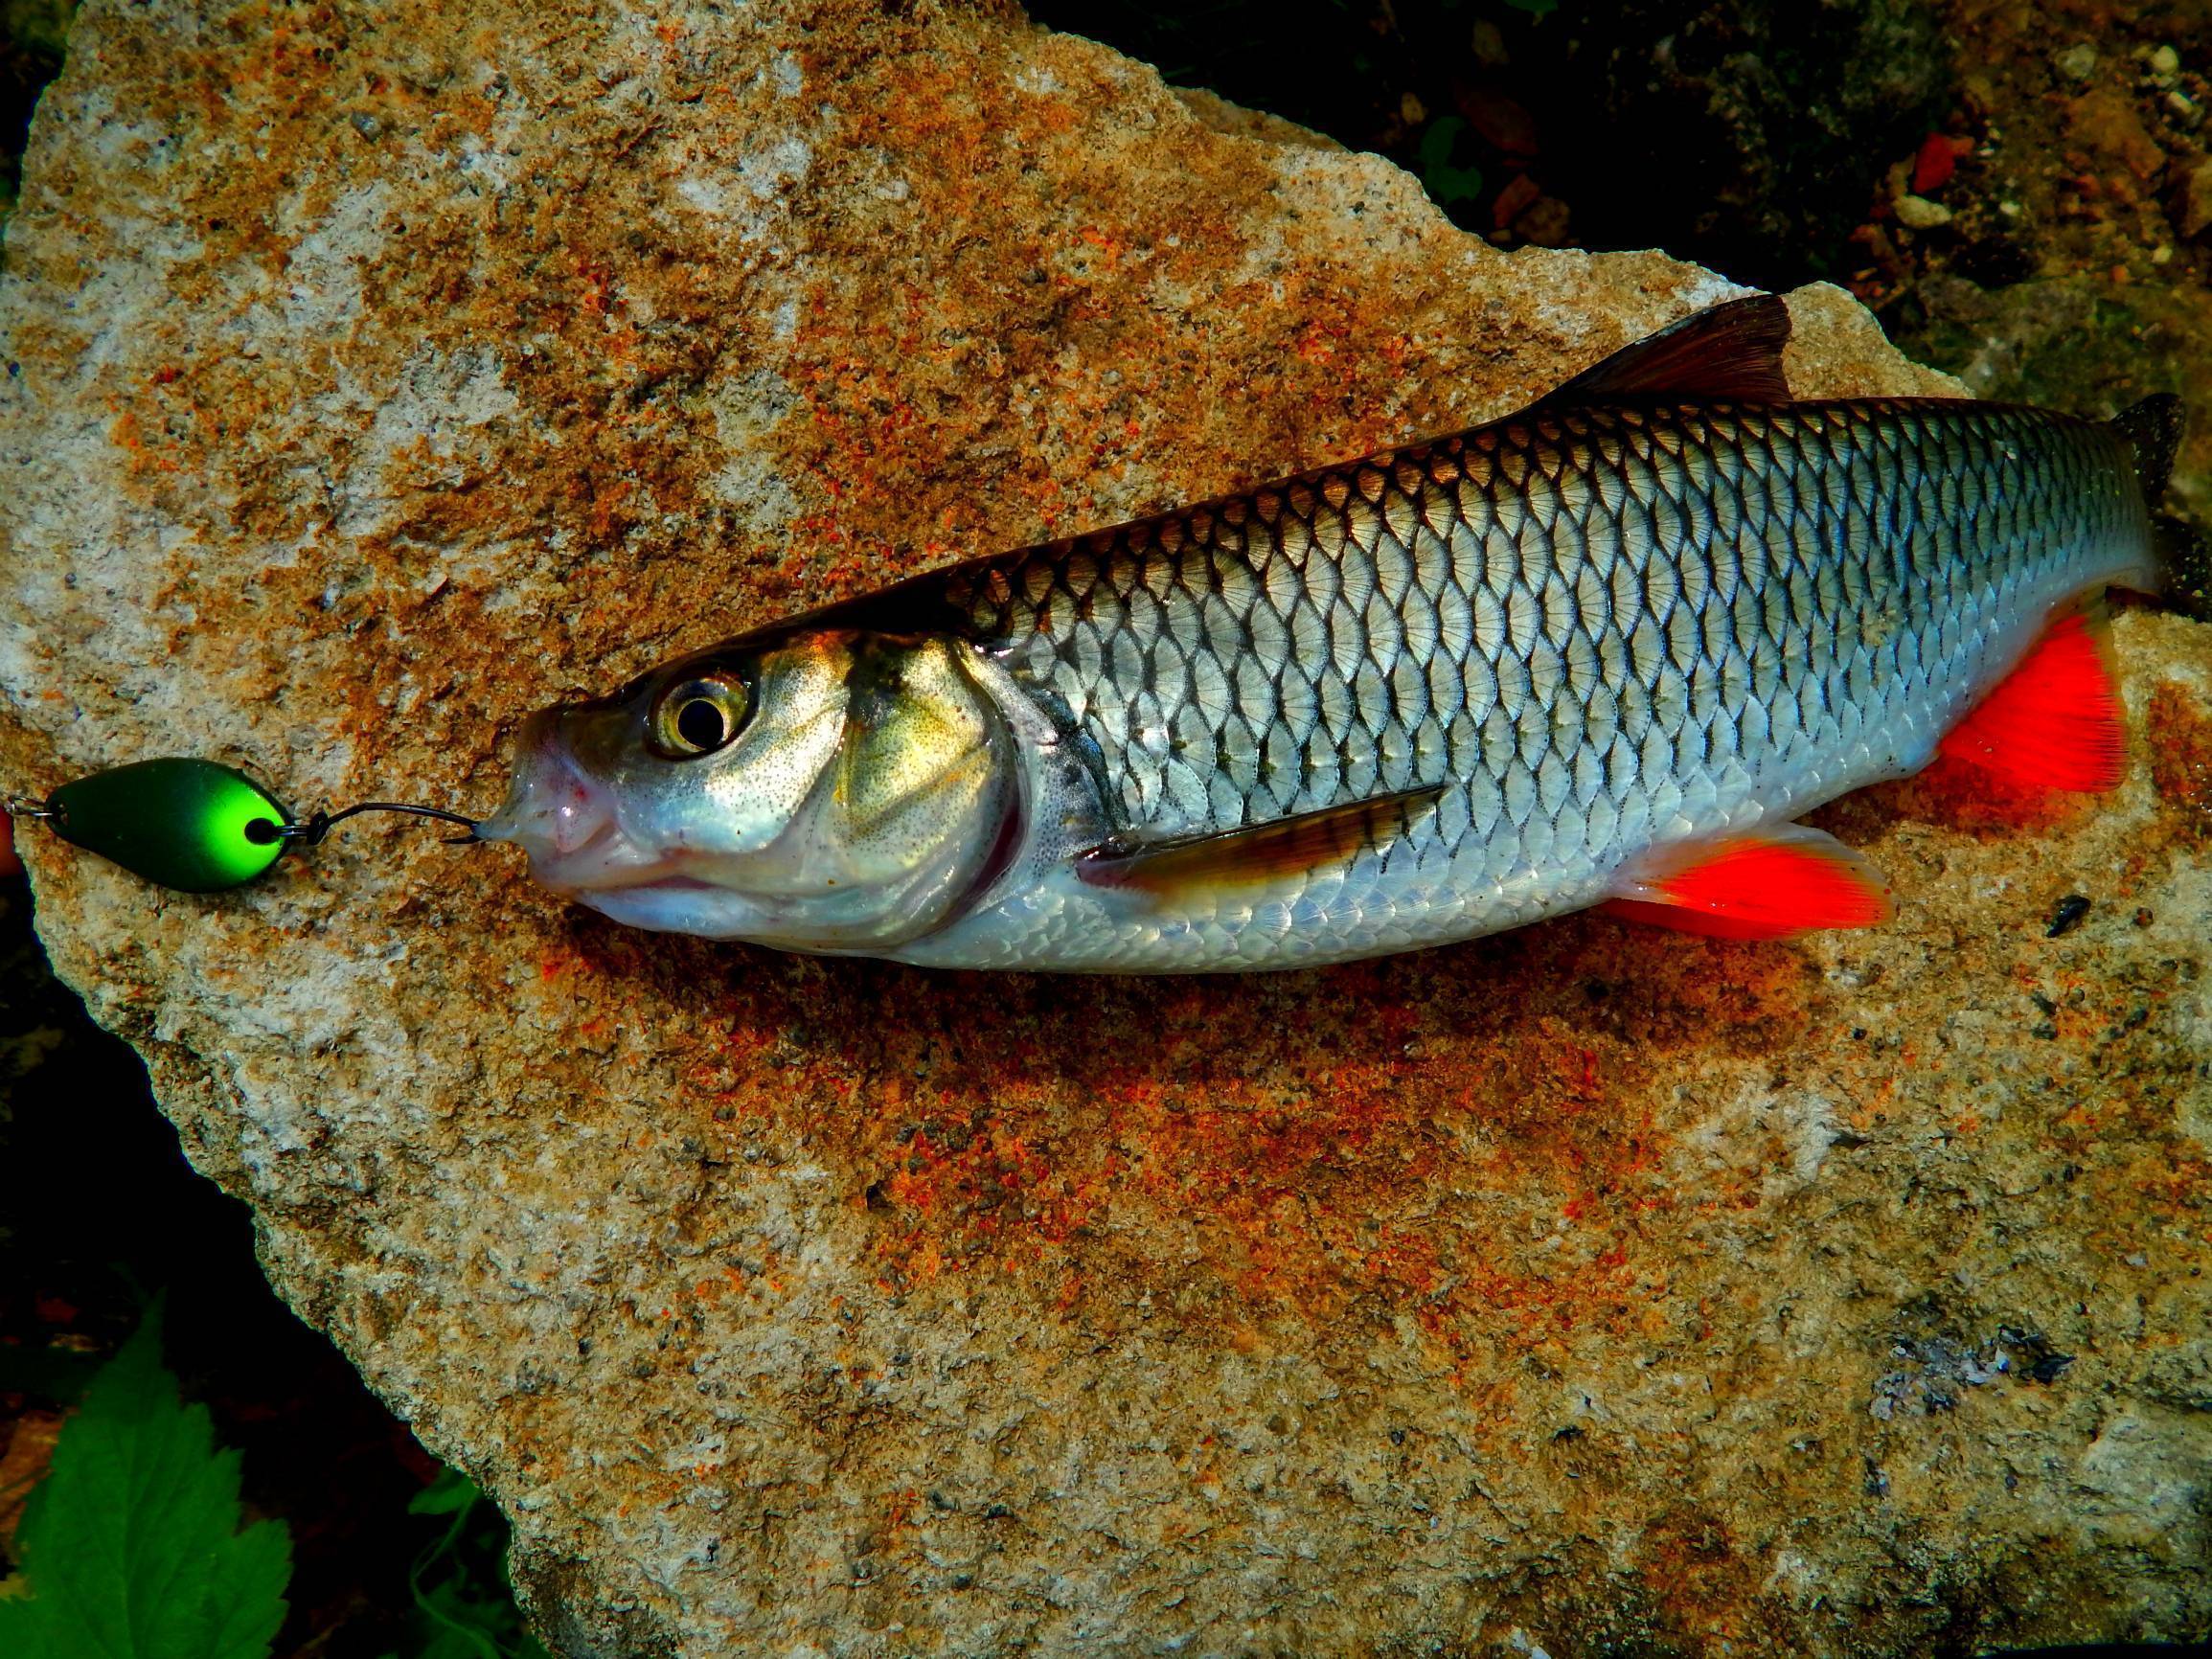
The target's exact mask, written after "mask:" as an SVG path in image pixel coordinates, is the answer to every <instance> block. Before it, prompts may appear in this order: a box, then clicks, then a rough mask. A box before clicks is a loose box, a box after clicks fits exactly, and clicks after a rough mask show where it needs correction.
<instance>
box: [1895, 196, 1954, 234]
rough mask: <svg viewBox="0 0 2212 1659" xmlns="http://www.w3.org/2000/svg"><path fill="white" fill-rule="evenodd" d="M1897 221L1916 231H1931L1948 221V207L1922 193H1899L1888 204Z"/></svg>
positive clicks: (1946, 223)
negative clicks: (1899, 194) (1930, 199)
mask: <svg viewBox="0 0 2212 1659" xmlns="http://www.w3.org/2000/svg"><path fill="white" fill-rule="evenodd" d="M1889 206H1890V211H1891V212H1892V213H1894V214H1896V215H1897V222H1898V223H1899V224H1902V225H1905V226H1908V227H1909V228H1911V229H1913V230H1916V231H1932V230H1934V229H1935V228H1936V227H1937V226H1938V225H1948V224H1949V223H1950V209H1949V208H1947V207H1945V206H1944V205H1943V203H1941V202H1939V201H1929V200H1928V199H1927V197H1926V196H1924V195H1901V196H1899V197H1898V198H1897V199H1896V200H1895V201H1893V202H1891V203H1890V204H1889Z"/></svg>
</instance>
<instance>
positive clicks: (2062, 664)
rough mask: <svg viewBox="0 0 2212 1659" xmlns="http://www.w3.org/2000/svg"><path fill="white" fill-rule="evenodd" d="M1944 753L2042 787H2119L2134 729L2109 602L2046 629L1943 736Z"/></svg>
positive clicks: (2070, 614)
mask: <svg viewBox="0 0 2212 1659" xmlns="http://www.w3.org/2000/svg"><path fill="white" fill-rule="evenodd" d="M1940 752H1941V753H1942V754H1944V755H1945V756H1947V757H1949V758H1950V759H1951V760H1954V761H1967V762H1968V763H1969V764H1971V765H1975V766H1979V767H1980V768H1982V770H1983V771H1985V772H1995V773H1996V774H1997V775H1998V776H1999V777H2003V778H2009V779H2012V780H2013V781H2015V782H2016V783H2021V784H2031V785H2033V786H2035V787H2037V788H2041V789H2077V790H2082V791H2085V792H2091V793H2093V792H2096V791H2100V790H2105V789H2109V788H2111V787H2112V786H2113V785H2114V784H2117V783H2119V781H2120V772H2121V769H2122V766H2123V764H2124V763H2125V761H2126V759H2127V752H2128V726H2127V716H2126V712H2125V710H2124V709H2123V708H2122V706H2121V702H2120V682H2119V670H2118V666H2117V664H2116V663H2115V661H2114V659H2113V656H2112V625H2111V619H2110V618H2109V616H2108V615H2107V614H2106V611H2105V606H2104V604H2103V602H2101V601H2100V602H2097V603H2094V604H2091V605H2089V606H2087V608H2086V609H2083V610H2077V611H2069V612H2068V613H2067V614H2066V615H2064V616H2063V617H2061V618H2060V619H2059V620H2058V621H2057V622H2055V623H2053V624H2052V625H2050V626H2049V627H2048V628H2046V629H2044V630H2043V636H2042V638H2041V639H2040V640H2038V641H2037V642H2036V643H2035V646H2034V648H2032V649H2030V650H2029V652H2028V654H2027V655H2026V656H2025V657H2024V658H2022V659H2021V661H2020V666H2019V667H2018V668H2017V669H2015V670H2013V671H2012V672H2011V673H2010V674H2008V675H2006V676H2005V678H2004V679H2003V680H2001V681H2000V682H1998V684H1997V688H1996V690H1995V691H1993V692H1992V693H1990V694H1989V695H1988V696H1986V697H1984V698H1983V699H1982V700H1981V702H1980V703H1978V704H1976V705H1975V707H1974V710H1973V713H1972V714H1970V715H1969V716H1967V717H1966V718H1965V719H1963V720H1961V721H1960V722H1959V723H1958V724H1957V725H1955V726H1953V727H1952V728H1951V729H1950V731H1949V732H1948V733H1946V734H1945V735H1944V739H1943V742H1942V744H1941V745H1940Z"/></svg>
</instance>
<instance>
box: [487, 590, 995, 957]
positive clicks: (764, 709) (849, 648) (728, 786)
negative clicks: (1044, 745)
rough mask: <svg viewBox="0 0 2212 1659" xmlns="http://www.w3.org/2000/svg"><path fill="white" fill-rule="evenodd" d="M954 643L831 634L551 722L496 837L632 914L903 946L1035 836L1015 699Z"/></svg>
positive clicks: (775, 936)
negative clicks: (1015, 733)
mask: <svg viewBox="0 0 2212 1659" xmlns="http://www.w3.org/2000/svg"><path fill="white" fill-rule="evenodd" d="M970 649H971V648H969V647H968V646H966V645H964V644H961V643H960V642H957V641H953V640H949V639H946V638H942V637H936V636H921V637H900V636H893V635H887V634H879V633H867V632H856V631H851V630H843V629H832V628H817V629H809V630H804V631H797V632H791V633H787V634H784V635H781V636H778V637H771V638H767V639H763V640H760V641H757V642H747V641H739V642H736V643H734V644H732V645H730V646H725V647H720V648H716V649H714V650H711V651H706V652H701V653H699V654H697V655H695V656H690V657H684V658H681V659H678V660H677V661H675V662H673V663H670V664H667V665H665V666H664V667H662V668H660V669H657V670H654V671H652V672H651V673H649V674H647V675H645V676H643V677H642V678H641V679H639V680H637V681H635V682H633V683H632V684H631V685H629V686H627V687H626V688H624V690H622V691H621V692H619V693H615V694H614V695H613V696H610V697H604V698H600V699H597V700H595V701H591V702H583V703H573V704H567V705H564V706H561V707H559V708H554V709H549V710H546V711H544V712H543V713H541V714H537V715H534V716H531V718H530V719H529V721H528V722H527V723H526V724H525V725H524V727H523V730H522V733H521V737H520V739H519V741H518V743H517V745H516V754H515V760H514V769H513V784H512V787H511V789H510V791H509V794H508V799H507V802H506V804H505V805H504V806H502V807H500V809H499V811H498V812H496V813H495V814H493V816H492V817H491V818H490V819H489V820H487V821H486V822H485V824H483V825H482V826H481V827H480V828H479V830H478V833H479V834H480V835H481V836H482V837H483V838H484V839H486V840H494V841H512V842H514V843H515V844H517V845H518V846H520V847H521V848H522V849H523V850H524V851H525V852H527V853H528V854H529V856H530V865H531V873H532V874H533V875H536V877H537V878H538V879H539V880H540V881H543V882H544V883H546V885H548V886H550V887H553V888H555V889H556V890H558V891H559V892H562V893H565V894H568V895H570V896H571V897H573V898H576V899H578V900H579V901H581V902H582V903H584V904H587V905H589V906H591V907H592V908H593V909H595V910H600V911H603V912H604V913H605V914H606V915H608V916H611V917H613V918H614V919H615V920H618V921H624V922H627V923H630V924H632V925H634V926H640V927H649V928H657V929H661V930H663V931H670V932H681V933H696V934H702V935H705V936H707V937H710V938H717V939H746V940H752V941H755V942H757V943H764V944H772V945H776V946H778V947H781V948H783V949H787V950H813V951H847V950H852V951H881V950H884V949H887V948H890V947H893V946H895V945H897V944H900V943H904V942H905V941H907V940H910V939H914V938H918V937H920V936H921V935H923V934H924V933H927V932H930V931H932V930H933V929H935V928H937V927H939V926H941V925H943V924H944V922H945V921H946V920H948V919H950V918H951V917H952V916H954V915H956V914H958V913H959V911H960V909H961V907H962V906H963V904H964V903H965V902H966V901H967V900H969V899H970V898H973V896H974V895H975V894H976V893H977V892H978V891H979V890H980V888H981V887H982V886H983V885H984V884H986V883H987V882H988V881H989V880H990V878H991V876H992V874H993V873H994V870H995V869H996V868H999V867H1002V866H1003V863H1004V860H1005V858H1006V855H1007V850H1008V849H1009V848H1010V847H1012V846H1013V844H1014V843H1015V840H1017V839H1018V836H1019V821H1020V817H1021V803H1020V795H1021V787H1020V779H1019V773H1018V767H1017V766H1016V764H1015V756H1014V754H1013V752H1012V749H1013V746H1012V743H1011V740H1010V738H1009V734H1008V732H1007V729H1006V726H1005V723H1004V721H1003V719H1002V717H1001V716H1000V714H999V711H998V708H997V705H996V704H995V702H994V701H993V699H992V696H991V695H990V694H989V693H986V692H985V691H984V689H983V687H982V685H981V683H980V682H979V680H978V678H977V675H976V672H975V669H974V666H973V665H971V664H970V663H969V661H968V660H967V659H968V656H969V651H970Z"/></svg>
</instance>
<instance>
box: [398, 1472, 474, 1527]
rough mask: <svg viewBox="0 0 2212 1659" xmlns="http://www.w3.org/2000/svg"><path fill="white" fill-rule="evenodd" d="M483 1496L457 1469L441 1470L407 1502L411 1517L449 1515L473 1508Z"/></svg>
mask: <svg viewBox="0 0 2212 1659" xmlns="http://www.w3.org/2000/svg"><path fill="white" fill-rule="evenodd" d="M483 1496H484V1494H483V1493H482V1492H480V1491H478V1490H477V1489H476V1483H475V1482H474V1481H472V1480H470V1479H469V1478H468V1477H467V1475H465V1474H463V1473H462V1472H461V1471H460V1470H459V1469H447V1468H442V1469H440V1470H439V1471H438V1478H437V1479H436V1480H434V1481H432V1482H431V1483H430V1484H429V1485H428V1486H426V1487H424V1488H423V1489H422V1490H421V1491H419V1492H417V1493H416V1494H415V1495H414V1496H413V1497H411V1498H409V1499H408V1500H407V1512H408V1513H409V1514H411V1515H449V1514H451V1513H453V1512H454V1511H456V1510H467V1509H470V1508H473V1507H474V1506H475V1504H476V1502H477V1500H478V1499H480V1498H481V1497H483Z"/></svg>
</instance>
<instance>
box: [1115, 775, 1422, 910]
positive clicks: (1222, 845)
mask: <svg viewBox="0 0 2212 1659" xmlns="http://www.w3.org/2000/svg"><path fill="white" fill-rule="evenodd" d="M1443 793H1444V785H1443V784H1428V785H1426V786H1425V787H1423V788H1419V789H1403V790H1400V791H1399V792H1398V793H1397V794H1394V795H1376V796H1371V797H1369V798H1368V799H1366V800H1362V801H1347V802H1345V803H1343V804H1342V805H1340V806H1335V807H1322V808H1321V809H1320V810H1319V811H1317V812H1301V813H1299V814H1298V816H1296V817H1295V818H1278V819H1276V820H1275V821H1274V822H1272V823H1269V824H1255V825H1252V826H1250V827H1249V828H1247V829H1243V830H1219V831H1215V832H1212V833H1208V834H1204V835H1182V836H1176V837H1174V838H1173V839H1160V840H1152V841H1145V840H1133V839H1131V840H1125V839H1120V838H1117V839H1115V840H1112V841H1108V842H1106V843H1105V844H1104V845H1102V846H1099V847H1095V848H1093V849H1092V850H1091V851H1090V852H1086V853H1084V854H1083V857H1082V858H1081V859H1079V860H1078V861H1077V863H1076V867H1075V870H1076V875H1079V876H1080V877H1082V879H1083V880H1084V881H1086V882H1088V883H1090V885H1092V886H1093V887H1127V888H1134V889H1136V890H1137V891H1139V892H1142V893H1149V894H1151V895H1152V897H1153V898H1167V897H1169V896H1171V895H1176V894H1185V895H1187V894H1193V893H1196V892H1198V891H1200V890H1204V889H1210V888H1224V887H1231V888H1233V887H1264V886H1266V885H1269V884H1270V883H1273V882H1277V881H1284V880H1288V879H1290V878H1292V877H1294V876H1299V875H1307V874H1310V873H1311V872H1313V871H1317V870H1323V869H1327V868H1328V867H1329V866H1331V865H1334V864H1343V863H1346V862H1348V861H1349V860H1350V859H1351V858H1352V857H1353V855H1354V854H1355V853H1357V852H1359V851H1360V850H1361V849H1362V848H1365V847H1377V846H1380V845H1381V844H1382V843H1384V842H1386V841H1390V840H1394V839H1396V838H1397V837H1398V836H1400V835H1402V834H1404V833H1405V831H1406V830H1409V829H1410V828H1412V826H1413V823H1414V821H1415V820H1416V819H1418V818H1419V817H1420V816H1421V815H1422V814H1423V813H1424V812H1425V811H1426V810H1427V809H1428V808H1429V807H1432V806H1434V805H1435V803H1436V798H1437V797H1438V796H1439V795H1441V794H1443Z"/></svg>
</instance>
